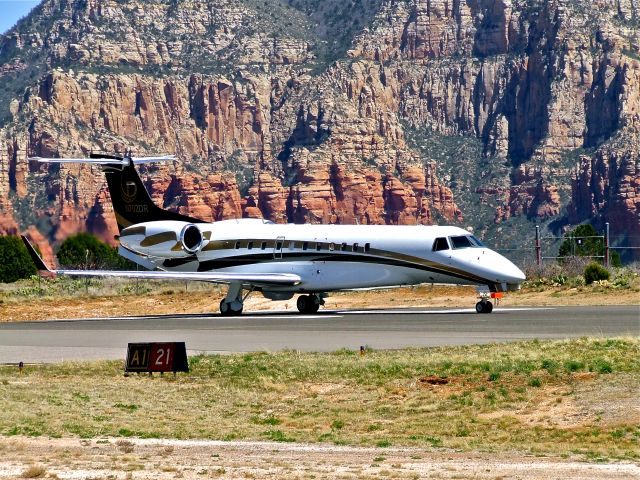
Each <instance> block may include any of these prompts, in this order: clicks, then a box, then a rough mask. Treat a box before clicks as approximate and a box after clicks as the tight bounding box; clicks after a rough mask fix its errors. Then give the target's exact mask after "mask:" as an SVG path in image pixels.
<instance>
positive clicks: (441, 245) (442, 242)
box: [433, 237, 449, 252]
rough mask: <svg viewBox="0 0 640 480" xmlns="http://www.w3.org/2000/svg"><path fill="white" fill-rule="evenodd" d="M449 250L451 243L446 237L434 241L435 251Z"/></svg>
mask: <svg viewBox="0 0 640 480" xmlns="http://www.w3.org/2000/svg"><path fill="white" fill-rule="evenodd" d="M440 250H449V243H448V242H447V239H446V238H445V237H440V238H436V239H435V240H434V242H433V251H434V252H439V251H440Z"/></svg>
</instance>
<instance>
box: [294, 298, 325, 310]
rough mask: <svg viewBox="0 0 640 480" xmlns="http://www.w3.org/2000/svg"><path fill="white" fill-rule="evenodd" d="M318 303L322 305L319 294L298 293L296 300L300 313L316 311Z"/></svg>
mask: <svg viewBox="0 0 640 480" xmlns="http://www.w3.org/2000/svg"><path fill="white" fill-rule="evenodd" d="M320 305H324V299H323V298H322V296H321V295H300V296H299V297H298V300H297V302H296V306H297V307H298V311H299V312H300V313H318V310H319V309H320Z"/></svg>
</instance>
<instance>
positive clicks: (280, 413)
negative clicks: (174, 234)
mask: <svg viewBox="0 0 640 480" xmlns="http://www.w3.org/2000/svg"><path fill="white" fill-rule="evenodd" d="M190 367H191V372H190V373H189V374H183V375H179V376H178V377H177V378H174V377H172V376H165V377H162V378H160V377H158V376H155V377H148V376H146V375H141V376H132V377H127V378H125V377H124V376H123V371H122V369H123V365H122V362H118V361H110V362H91V363H64V364H59V365H41V366H28V367H25V370H24V373H23V374H22V375H18V374H17V372H16V369H15V367H7V366H5V367H0V398H3V410H2V413H0V434H2V435H5V436H12V435H26V436H52V437H64V436H77V437H80V438H93V437H100V436H117V437H122V439H123V443H122V446H123V448H125V447H126V446H127V445H128V444H127V443H126V439H127V438H129V437H142V438H179V439H180V438H207V439H222V440H237V439H256V440H265V439H267V440H272V441H275V442H290V441H305V442H318V441H320V442H332V443H335V444H349V445H366V446H379V447H388V446H403V445H407V446H418V447H427V448H453V449H461V450H485V451H507V450H513V449H516V450H520V451H523V452H530V453H536V454H545V453H547V454H551V453H553V454H566V455H573V454H580V455H582V456H584V457H585V458H595V457H594V456H596V457H598V458H600V457H605V458H625V459H638V458H640V451H639V449H638V440H640V427H639V426H638V425H639V422H638V420H639V419H638V415H637V414H634V413H633V412H634V410H633V405H634V402H635V401H636V400H635V398H636V394H637V389H638V387H640V339H639V338H621V339H620V338H618V339H587V338H583V339H576V340H567V341H544V342H543V341H529V342H520V343H509V344H494V345H484V346H464V347H446V348H444V347H443V348H429V349H407V350H398V351H371V352H368V353H367V355H366V356H364V357H362V356H360V355H359V354H358V352H355V351H350V350H340V351H336V352H333V353H304V354H302V353H298V352H294V351H283V352H278V353H265V352H255V353H252V354H237V355H210V356H193V357H191V359H190ZM428 376H439V377H442V378H446V379H447V383H444V384H437V385H432V384H429V383H426V382H422V381H421V379H422V378H424V377H428ZM634 415H635V416H634ZM576 419H578V420H576ZM585 452H589V455H587V454H586V453H585Z"/></svg>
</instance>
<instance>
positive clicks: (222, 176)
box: [0, 0, 640, 245]
mask: <svg viewBox="0 0 640 480" xmlns="http://www.w3.org/2000/svg"><path fill="white" fill-rule="evenodd" d="M308 3H309V2H303V1H301V0H289V2H280V1H276V0H267V1H265V2H258V3H255V2H246V1H244V0H221V1H216V2H213V1H204V2H194V1H187V0H181V1H178V2H169V1H167V0H153V1H150V2H138V1H135V0H134V1H130V2H118V1H115V0H84V1H80V0H74V1H61V0H45V1H44V2H43V3H42V4H41V5H40V6H39V7H38V8H37V9H36V10H35V11H34V12H33V13H32V14H31V15H30V16H29V17H28V18H27V19H25V20H23V21H21V22H20V24H19V25H18V26H17V27H16V28H14V29H13V30H11V31H10V32H9V33H8V34H7V35H5V36H3V37H2V38H1V39H0V82H2V83H3V84H5V85H9V87H8V88H6V89H5V90H4V92H5V93H2V94H0V152H1V154H0V231H1V232H16V231H19V230H23V229H25V228H27V227H28V226H29V225H33V224H38V225H39V226H41V228H43V231H42V233H43V234H44V235H45V237H47V238H48V239H49V240H51V241H54V242H59V241H60V240H62V239H64V238H65V237H66V236H68V235H70V234H72V233H75V232H78V231H85V230H88V231H90V232H93V233H95V234H97V235H99V236H100V237H101V238H103V239H105V240H107V241H110V242H112V243H113V242H114V240H113V235H114V234H115V233H116V226H115V221H114V219H113V215H112V210H111V206H110V203H109V195H108V192H107V191H106V189H105V185H104V179H103V177H102V175H101V173H100V171H99V169H96V168H90V167H86V166H83V167H79V166H73V167H69V166H66V165H63V166H59V167H58V166H56V167H49V168H47V167H43V166H38V165H30V164H29V163H28V162H27V160H26V158H27V156H30V155H40V156H57V155H61V156H70V155H82V154H87V153H88V152H90V151H96V150H102V151H106V152H114V151H116V152H123V151H124V150H125V149H133V150H134V151H135V152H136V153H138V154H142V153H156V152H168V153H175V154H176V155H177V156H178V159H179V161H178V162H177V163H176V164H175V165H170V166H167V165H164V166H158V167H149V168H148V169H143V171H142V173H143V176H144V178H145V182H146V185H147V187H148V189H149V191H150V193H151V195H152V197H153V198H154V200H155V201H156V202H157V203H158V204H159V205H162V206H164V207H167V208H173V209H176V210H178V211H180V212H183V213H187V214H189V215H191V216H196V217H199V218H202V219H204V220H219V219H224V218H236V217H242V216H245V217H265V218H268V219H271V220H273V221H275V222H322V223H361V224H365V223H368V224H416V223H434V222H446V223H457V224H461V225H464V226H470V227H473V228H474V229H475V230H476V231H477V233H478V234H480V235H484V236H485V237H489V238H488V240H489V242H490V243H494V244H498V245H499V244H500V243H503V244H504V243H506V242H507V241H509V239H508V238H507V237H508V236H505V235H504V229H502V228H501V227H499V228H501V232H502V233H500V234H498V233H497V232H498V230H497V229H496V228H497V227H496V225H509V224H510V222H514V221H516V220H517V219H527V220H531V221H532V222H537V223H543V224H544V223H551V222H555V223H556V224H562V223H566V222H582V221H592V222H594V223H596V224H598V223H602V222H604V221H609V222H611V225H612V230H613V233H614V234H615V233H628V232H630V234H631V233H634V232H638V231H640V219H639V218H638V212H639V211H640V210H639V206H638V199H639V198H640V186H639V184H638V171H637V168H638V148H639V145H640V135H638V131H639V129H640V61H639V59H640V33H639V28H638V21H639V19H640V10H639V8H640V7H639V6H638V3H637V2H633V1H629V0H616V1H613V0H612V1H609V2H596V3H592V2H589V1H587V0H577V1H576V0H571V1H570V0H554V1H548V2H530V1H526V2H525V1H524V0H495V1H490V2H487V1H484V0H470V1H468V2H455V1H451V0H429V1H427V0H407V1H402V2H398V1H395V0H366V1H365V0H363V1H362V2H352V3H351V4H348V5H347V4H344V2H341V1H338V0H327V1H325V2H317V4H315V3H314V2H311V3H309V4H308ZM469 145H477V148H476V147H473V148H467V147H468V146H469ZM565 207H566V208H565ZM565 212H568V213H566V216H565V217H563V215H565ZM558 220H560V221H558ZM42 226H44V227H42Z"/></svg>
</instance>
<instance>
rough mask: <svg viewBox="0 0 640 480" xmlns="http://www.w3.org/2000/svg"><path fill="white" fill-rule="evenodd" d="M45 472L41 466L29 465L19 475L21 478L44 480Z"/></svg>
mask: <svg viewBox="0 0 640 480" xmlns="http://www.w3.org/2000/svg"><path fill="white" fill-rule="evenodd" d="M46 475H47V470H46V469H45V468H44V467H43V466H42V465H31V466H30V467H29V468H27V469H26V470H25V471H23V472H22V473H21V474H20V477H21V478H44V477H45V476H46Z"/></svg>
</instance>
